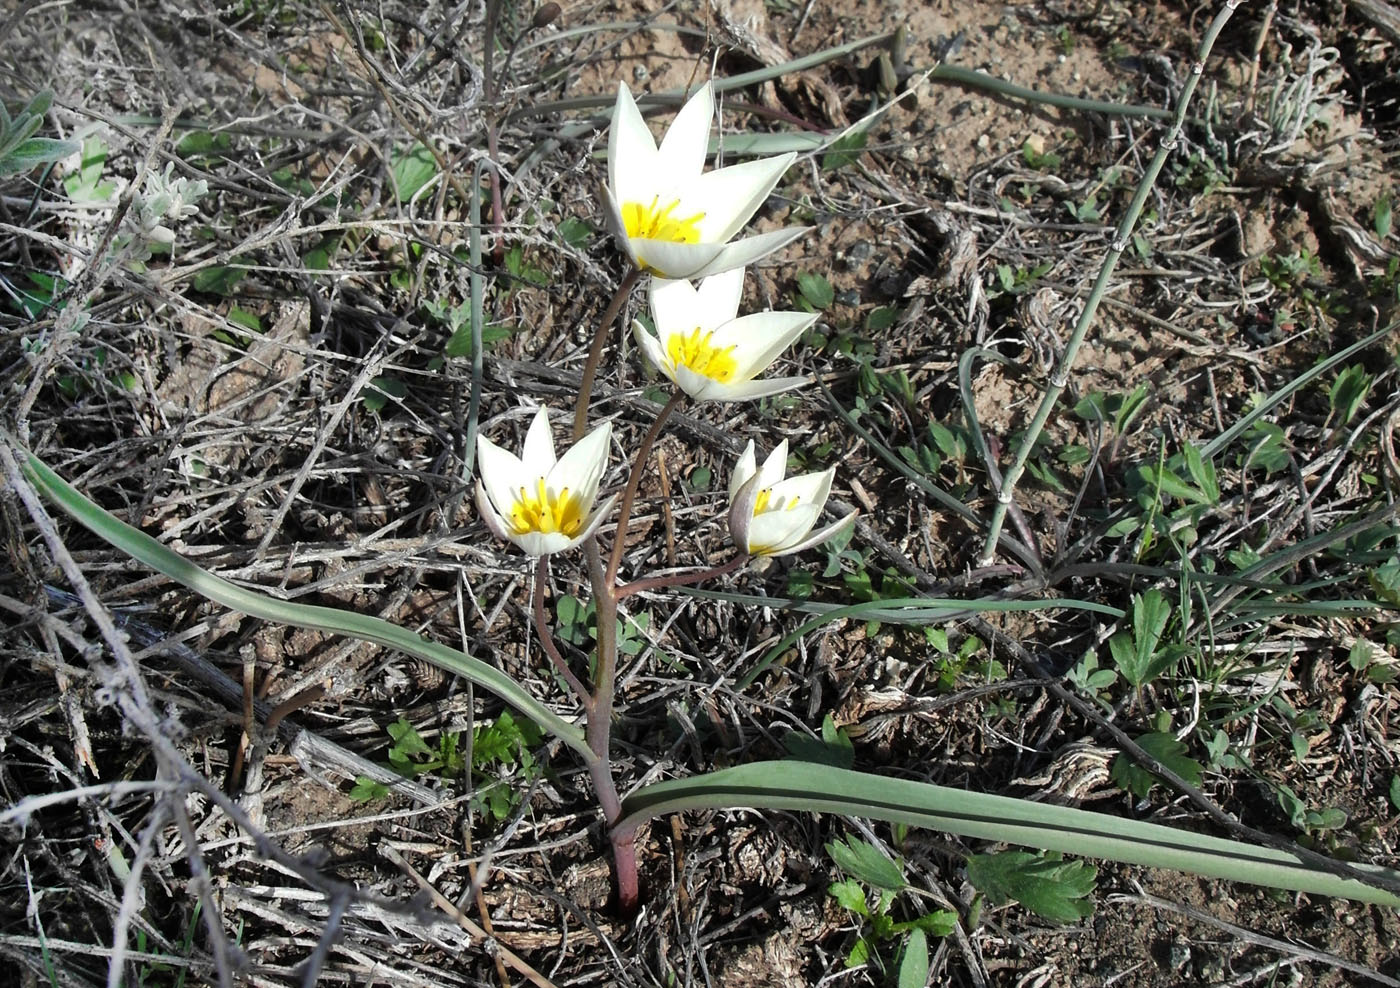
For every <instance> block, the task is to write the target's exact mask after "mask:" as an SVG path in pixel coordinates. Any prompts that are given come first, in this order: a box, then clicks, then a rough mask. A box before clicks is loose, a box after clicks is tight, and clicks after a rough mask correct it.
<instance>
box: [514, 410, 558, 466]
mask: <svg viewBox="0 0 1400 988" xmlns="http://www.w3.org/2000/svg"><path fill="white" fill-rule="evenodd" d="M556 459H557V457H556V456H555V455H554V434H553V433H552V432H551V431H550V428H549V413H548V412H547V411H545V408H544V406H543V405H541V406H540V408H539V411H537V412H535V417H534V418H533V419H531V420H530V428H529V430H528V431H526V433H525V447H524V449H522V450H521V451H520V464H521V467H522V468H523V469H524V471H525V473H526V475H527V476H529V477H547V476H548V475H549V471H550V470H552V469H554V463H555V460H556Z"/></svg>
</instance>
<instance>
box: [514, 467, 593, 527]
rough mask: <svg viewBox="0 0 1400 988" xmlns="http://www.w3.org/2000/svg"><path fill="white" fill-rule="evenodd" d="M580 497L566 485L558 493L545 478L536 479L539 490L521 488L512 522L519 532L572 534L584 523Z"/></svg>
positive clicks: (536, 488)
mask: <svg viewBox="0 0 1400 988" xmlns="http://www.w3.org/2000/svg"><path fill="white" fill-rule="evenodd" d="M579 508H580V505H579V500H578V498H577V497H575V496H574V495H572V494H571V493H570V492H569V489H568V488H567V487H565V488H564V489H563V490H561V491H559V493H557V494H556V493H554V492H553V491H551V490H549V489H548V488H547V487H546V486H545V482H544V478H543V477H541V478H539V480H538V481H536V487H535V492H534V493H533V494H532V493H530V492H529V490H528V489H527V488H524V487H522V488H520V492H519V493H518V494H517V495H516V496H515V504H514V505H513V506H512V507H511V509H510V524H511V528H512V529H513V530H514V531H515V534H516V535H526V534H528V533H530V532H539V533H541V534H544V535H548V534H551V533H554V532H562V533H563V534H565V535H568V536H570V537H572V536H574V535H577V534H578V530H579V529H580V528H582V527H583V516H582V514H581V513H580V511H579Z"/></svg>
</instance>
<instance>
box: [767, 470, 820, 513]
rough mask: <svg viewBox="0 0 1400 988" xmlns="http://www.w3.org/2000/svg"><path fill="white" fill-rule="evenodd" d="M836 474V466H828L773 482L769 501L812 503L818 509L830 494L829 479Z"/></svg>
mask: <svg viewBox="0 0 1400 988" xmlns="http://www.w3.org/2000/svg"><path fill="white" fill-rule="evenodd" d="M835 476H836V468H835V467H830V468H828V469H826V470H822V471H820V472H818V473H804V474H802V475H801V476H799V477H789V478H788V479H787V480H784V481H780V482H779V483H776V484H773V485H772V487H773V493H772V496H771V501H770V503H776V504H784V505H786V504H791V503H794V502H796V503H797V504H812V505H816V507H817V509H818V510H821V508H822V506H823V505H825V504H826V499H827V498H828V497H830V496H831V481H832V479H833V478H834V477H835Z"/></svg>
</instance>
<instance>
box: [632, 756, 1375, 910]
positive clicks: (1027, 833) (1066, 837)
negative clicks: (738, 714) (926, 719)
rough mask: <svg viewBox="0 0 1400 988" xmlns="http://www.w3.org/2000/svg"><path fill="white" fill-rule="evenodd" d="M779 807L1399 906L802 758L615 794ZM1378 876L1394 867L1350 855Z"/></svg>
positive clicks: (1278, 864) (645, 809)
mask: <svg viewBox="0 0 1400 988" xmlns="http://www.w3.org/2000/svg"><path fill="white" fill-rule="evenodd" d="M741 807H746V808H752V809H784V810H806V811H809V812H813V813H840V814H843V815H846V816H856V817H866V818H870V819H876V820H889V821H891V822H895V823H905V824H909V825H910V826H915V827H926V828H928V829H931V830H942V831H945V832H947V833H951V834H958V835H959V836H962V837H974V838H980V839H983V840H994V841H1005V842H1007V843H1010V844H1021V845H1025V846H1027V847H1036V848H1044V849H1046V850H1052V851H1062V852H1065V853H1068V854H1077V855H1083V856H1085V857H1092V858H1101V859H1104V860H1109V861H1122V862H1126V863H1129V864H1138V865H1146V866H1148V867H1153V868H1171V869H1175V870H1177V871H1184V872H1190V873H1192V874H1196V875H1205V876H1207V877H1210V878H1224V879H1227V880H1229V881H1235V882H1249V883H1251V884H1254V885H1266V886H1272V887H1274V888H1282V889H1293V890H1295V891H1299V892H1310V893H1317V894H1321V895H1332V896H1341V897H1343V898H1348V899H1355V900H1357V901H1359V902H1372V903H1376V904H1378V905H1385V906H1400V896H1397V895H1394V894H1392V893H1390V892H1386V891H1384V890H1382V889H1377V888H1373V887H1372V886H1370V885H1367V884H1365V883H1363V882H1358V881H1353V880H1351V879H1346V878H1340V877H1338V876H1336V875H1332V874H1329V873H1327V872H1325V871H1320V870H1317V869H1315V868H1311V867H1308V866H1307V865H1304V864H1303V863H1301V862H1300V861H1299V859H1298V858H1296V857H1294V856H1293V855H1291V854H1288V853H1286V852H1284V851H1276V850H1273V849H1271V848H1263V847H1255V846H1253V845H1250V844H1243V843H1240V842H1238V841H1231V840H1225V839H1223V838H1219V837H1211V836H1208V835H1205V834H1196V833H1190V832H1188V831H1183V830H1176V829H1174V828H1171V827H1164V826H1161V825H1160V824H1154V823H1143V822H1140V821H1137V820H1124V819H1121V818H1119V817H1112V816H1106V815H1103V814H1099V813H1091V812H1089V811H1087V810H1080V809H1075V808H1073V807H1068V806H1049V805H1046V804H1044V803H1033V802H1029V801H1027V800H1022V799H1012V798H1010V797H1007V796H991V795H985V794H982V793H972V792H965V791H963V790H961V789H950V788H947V787H945V786H936V785H931V784H929V783H926V782H912V781H909V780H906V779H890V778H885V777H882V776H877V775H869V774H867V773H864V772H853V771H850V770H848V769H838V768H833V767H832V766H830V765H817V764H813V763H809V762H798V761H782V762H754V763H753V764H750V765H740V766H738V767H736V768H728V769H723V770H721V771H718V772H709V773H706V774H704V775H698V776H694V777H692V778H689V779H677V780H672V781H669V782H659V783H655V784H653V785H649V786H643V787H642V788H641V789H638V790H637V791H635V792H633V793H632V794H631V795H629V796H628V797H627V798H626V799H625V800H623V803H622V811H623V818H622V820H621V821H620V822H619V823H618V826H619V827H623V828H625V827H635V826H637V825H638V824H640V823H642V822H643V821H644V820H648V819H650V818H652V817H657V816H664V815H666V814H670V813H676V812H679V811H681V810H693V809H736V808H741ZM1352 867H1354V868H1357V869H1358V870H1360V871H1364V872H1367V873H1371V874H1374V875H1376V876H1377V877H1378V878H1385V879H1388V880H1392V881H1400V873H1396V872H1392V871H1389V870H1387V869H1384V868H1378V867H1375V866H1373V865H1353V866H1352Z"/></svg>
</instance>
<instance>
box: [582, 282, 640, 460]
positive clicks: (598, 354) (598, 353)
mask: <svg viewBox="0 0 1400 988" xmlns="http://www.w3.org/2000/svg"><path fill="white" fill-rule="evenodd" d="M641 276H642V269H641V268H639V267H637V266H636V265H633V266H632V267H631V268H629V269H628V271H627V274H626V275H625V276H624V277H623V279H622V284H620V285H618V286H617V291H616V292H614V293H613V297H612V301H611V302H609V303H608V307H607V308H606V309H604V310H603V316H602V318H601V319H599V320H598V328H597V329H596V330H594V331H593V342H592V343H591V344H590V345H589V347H588V359H587V360H586V361H584V364H583V380H581V381H580V382H579V385H578V403H577V404H576V405H575V406H574V442H578V441H579V440H580V439H582V438H583V434H584V433H585V432H587V431H588V404H589V402H590V401H592V400H593V381H594V379H595V378H597V376H598V364H599V363H600V362H601V361H602V359H603V344H604V343H606V342H607V340H608V327H610V326H611V325H612V323H613V320H614V319H616V318H617V314H618V313H619V312H621V311H622V306H623V303H625V302H626V301H627V296H629V295H631V294H632V288H633V287H634V286H635V285H636V284H637V279H639V278H641Z"/></svg>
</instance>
